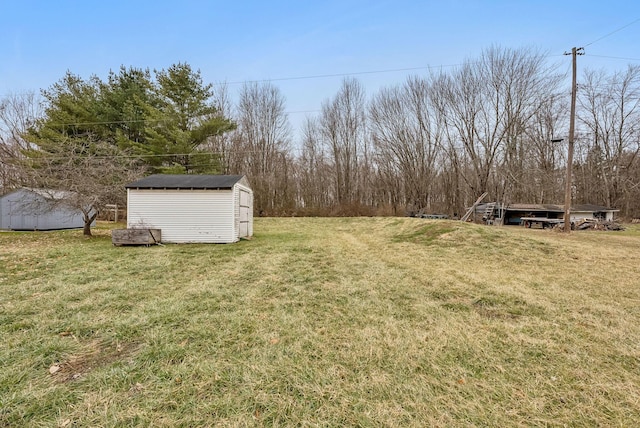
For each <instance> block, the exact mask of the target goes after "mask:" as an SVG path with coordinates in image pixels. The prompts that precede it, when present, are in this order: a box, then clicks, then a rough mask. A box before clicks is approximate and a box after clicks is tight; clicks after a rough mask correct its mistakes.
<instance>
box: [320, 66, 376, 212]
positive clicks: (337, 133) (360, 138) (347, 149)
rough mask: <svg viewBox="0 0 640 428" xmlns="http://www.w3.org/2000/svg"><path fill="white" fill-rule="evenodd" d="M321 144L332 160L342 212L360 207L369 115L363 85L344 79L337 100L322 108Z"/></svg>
mask: <svg viewBox="0 0 640 428" xmlns="http://www.w3.org/2000/svg"><path fill="white" fill-rule="evenodd" d="M319 125H320V131H321V136H322V141H323V143H324V144H325V146H326V147H327V149H328V151H329V154H330V156H331V167H332V170H333V191H334V192H335V196H336V202H337V204H338V205H339V207H340V208H344V207H347V206H349V205H353V204H359V203H360V202H361V200H360V197H361V196H362V193H363V190H364V189H362V187H361V186H362V182H361V180H360V176H359V174H360V171H359V169H360V167H361V164H362V163H363V159H364V156H365V134H366V113H365V95H364V89H363V87H362V85H361V84H360V83H359V82H358V81H357V80H355V79H345V80H344V81H343V82H342V86H341V87H340V90H339V91H338V94H336V96H335V97H334V98H333V99H331V100H329V101H326V102H325V103H324V104H323V105H322V113H321V115H320V121H319Z"/></svg>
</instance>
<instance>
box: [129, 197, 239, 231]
mask: <svg viewBox="0 0 640 428" xmlns="http://www.w3.org/2000/svg"><path fill="white" fill-rule="evenodd" d="M233 195H234V192H233V191H232V190H186V189H185V190H182V189H180V190H161V189H128V192H127V199H128V200H127V213H128V214H127V227H128V228H136V227H149V228H154V229H161V230H162V241H163V242H172V243H189V242H193V243H197V242H200V243H229V242H235V241H237V240H238V235H237V233H236V228H235V219H234V217H235V216H234V210H233V208H234V204H233Z"/></svg>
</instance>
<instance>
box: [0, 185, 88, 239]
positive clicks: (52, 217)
mask: <svg viewBox="0 0 640 428" xmlns="http://www.w3.org/2000/svg"><path fill="white" fill-rule="evenodd" d="M73 195H74V194H73V193H72V192H67V191H62V190H50V189H31V188H23V189H18V190H14V191H13V192H11V193H8V194H6V195H4V196H0V229H9V230H59V229H78V228H82V227H83V226H84V220H83V217H82V212H81V211H79V210H77V209H74V208H71V207H69V206H68V205H66V204H65V200H68V199H70V198H72V197H73Z"/></svg>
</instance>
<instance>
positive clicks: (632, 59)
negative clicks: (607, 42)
mask: <svg viewBox="0 0 640 428" xmlns="http://www.w3.org/2000/svg"><path fill="white" fill-rule="evenodd" d="M588 56H591V57H594V58H608V59H621V60H624V61H640V58H625V57H621V56H609V55H593V54H589V55H588Z"/></svg>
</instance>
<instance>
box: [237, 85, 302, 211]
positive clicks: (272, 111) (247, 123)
mask: <svg viewBox="0 0 640 428" xmlns="http://www.w3.org/2000/svg"><path fill="white" fill-rule="evenodd" d="M237 121H238V133H237V135H236V137H239V138H240V139H241V144H242V151H243V152H244V153H243V154H244V161H245V165H246V169H247V172H248V174H249V179H250V180H251V183H252V186H253V188H254V192H255V193H254V194H255V200H254V206H255V208H256V210H258V212H260V211H263V212H267V213H268V212H274V211H277V210H279V209H281V208H282V207H283V205H286V204H287V203H286V202H285V200H286V199H287V197H289V196H290V195H288V193H289V187H290V186H291V183H289V180H290V172H289V169H288V165H286V160H287V159H288V152H289V140H290V136H291V128H290V125H289V119H288V117H287V114H286V112H285V100H284V97H283V95H282V93H281V92H280V90H279V89H278V88H277V87H275V86H273V85H272V84H271V83H263V84H258V83H247V84H245V85H244V86H243V87H242V90H241V91H240V100H239V103H238V115H237ZM285 195H286V197H285ZM292 199H293V198H292V197H289V200H292Z"/></svg>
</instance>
